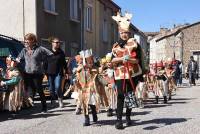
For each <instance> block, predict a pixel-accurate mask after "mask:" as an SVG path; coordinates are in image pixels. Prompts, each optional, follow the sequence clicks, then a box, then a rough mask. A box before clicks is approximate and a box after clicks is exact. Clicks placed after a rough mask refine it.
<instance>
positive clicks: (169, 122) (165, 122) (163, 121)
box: [133, 118, 189, 130]
mask: <svg viewBox="0 0 200 134" xmlns="http://www.w3.org/2000/svg"><path fill="white" fill-rule="evenodd" d="M187 120H189V119H186V118H160V119H153V120H148V121H142V122H136V123H134V124H133V125H134V126H135V125H147V124H157V125H153V126H148V127H145V128H143V129H145V130H153V129H157V128H160V127H164V126H167V125H172V124H175V123H182V122H186V121H187Z"/></svg>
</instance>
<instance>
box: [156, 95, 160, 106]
mask: <svg viewBox="0 0 200 134" xmlns="http://www.w3.org/2000/svg"><path fill="white" fill-rule="evenodd" d="M158 99H159V97H158V96H156V104H158Z"/></svg>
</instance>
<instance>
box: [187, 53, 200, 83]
mask: <svg viewBox="0 0 200 134" xmlns="http://www.w3.org/2000/svg"><path fill="white" fill-rule="evenodd" d="M198 71H199V67H198V64H197V62H196V61H195V60H194V57H193V56H190V61H189V63H188V68H187V72H188V74H189V84H190V85H191V84H193V85H194V86H195V85H196V83H195V78H196V76H197V75H198Z"/></svg>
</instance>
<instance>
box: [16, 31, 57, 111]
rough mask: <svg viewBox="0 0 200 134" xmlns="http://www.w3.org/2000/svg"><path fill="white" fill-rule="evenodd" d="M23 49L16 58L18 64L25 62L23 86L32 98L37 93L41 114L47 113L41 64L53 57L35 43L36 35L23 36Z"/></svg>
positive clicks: (49, 52)
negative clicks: (30, 93)
mask: <svg viewBox="0 0 200 134" xmlns="http://www.w3.org/2000/svg"><path fill="white" fill-rule="evenodd" d="M24 40H25V41H24V43H25V44H24V45H25V48H24V49H22V51H21V52H20V54H19V56H18V58H17V59H18V62H20V61H23V60H24V62H25V70H24V84H25V90H28V91H29V92H30V91H31V90H32V92H33V94H32V96H31V97H32V98H33V97H34V94H35V92H36V91H37V92H38V93H39V95H40V99H41V103H42V112H46V111H47V105H46V99H45V95H44V92H43V89H42V80H43V77H44V75H43V74H44V67H43V63H44V61H46V59H47V57H48V56H51V55H53V53H52V52H51V51H49V50H48V49H46V48H44V47H42V46H40V45H39V44H38V43H37V38H36V35H34V34H32V33H28V34H26V35H25V36H24Z"/></svg>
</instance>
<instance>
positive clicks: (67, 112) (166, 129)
mask: <svg viewBox="0 0 200 134" xmlns="http://www.w3.org/2000/svg"><path fill="white" fill-rule="evenodd" d="M153 101H154V100H153V99H149V100H148V102H147V104H146V106H145V108H144V109H139V108H138V109H134V110H133V112H132V114H133V115H132V117H131V118H132V120H133V126H131V127H126V128H125V129H124V130H116V129H115V128H114V123H115V119H116V117H107V116H106V113H100V114H98V117H99V121H98V123H97V124H92V125H91V126H89V127H83V126H82V122H83V116H82V115H75V114H74V110H75V106H74V103H73V100H65V108H64V109H62V110H60V109H58V108H57V109H49V112H48V113H46V114H42V113H40V112H39V111H40V104H36V106H35V107H34V108H32V109H29V110H23V111H21V113H20V114H18V115H11V114H8V113H5V112H4V113H0V134H15V133H16V134H109V133H112V134H118V133H119V134H121V133H124V134H152V133H153V134H191V133H192V134H200V125H199V124H200V84H198V85H197V86H195V87H191V88H189V87H187V85H185V86H183V87H182V88H179V90H178V91H177V92H176V95H175V96H173V100H171V101H169V102H168V104H163V100H160V103H159V104H154V103H153ZM124 121H125V120H124Z"/></svg>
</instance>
